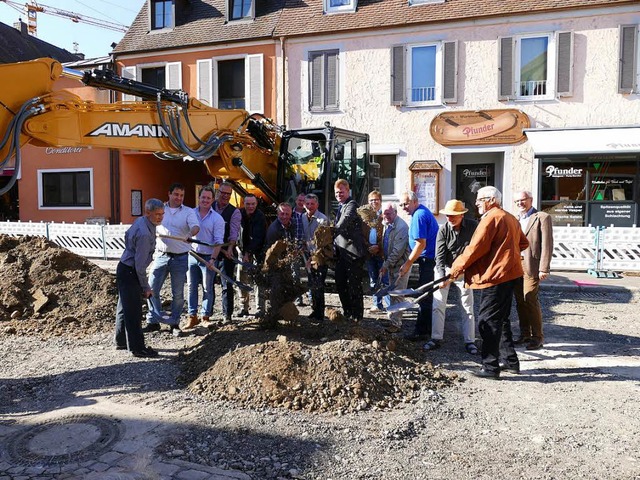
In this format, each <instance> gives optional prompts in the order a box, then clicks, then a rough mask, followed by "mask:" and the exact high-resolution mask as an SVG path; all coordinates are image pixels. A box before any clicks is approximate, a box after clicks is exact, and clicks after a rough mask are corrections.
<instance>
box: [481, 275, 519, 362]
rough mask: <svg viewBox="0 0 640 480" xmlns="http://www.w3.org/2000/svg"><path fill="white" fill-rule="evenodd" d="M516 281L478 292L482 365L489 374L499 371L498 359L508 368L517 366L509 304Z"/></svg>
mask: <svg viewBox="0 0 640 480" xmlns="http://www.w3.org/2000/svg"><path fill="white" fill-rule="evenodd" d="M515 283H516V280H510V281H508V282H504V283H500V284H498V285H495V286H493V287H488V288H483V289H481V290H480V310H479V312H478V331H479V332H480V336H481V337H482V351H481V353H482V365H483V366H484V367H485V368H486V369H487V370H490V371H492V372H495V371H499V370H500V366H499V364H500V357H501V356H502V358H503V359H504V361H505V362H506V363H508V364H509V365H511V366H519V361H518V354H517V353H516V349H515V347H514V346H513V334H512V333H511V322H510V321H509V314H510V313H511V302H512V299H513V289H514V286H515Z"/></svg>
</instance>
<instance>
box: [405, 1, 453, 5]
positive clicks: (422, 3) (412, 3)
mask: <svg viewBox="0 0 640 480" xmlns="http://www.w3.org/2000/svg"><path fill="white" fill-rule="evenodd" d="M445 1H446V0H409V6H414V5H429V4H432V3H445Z"/></svg>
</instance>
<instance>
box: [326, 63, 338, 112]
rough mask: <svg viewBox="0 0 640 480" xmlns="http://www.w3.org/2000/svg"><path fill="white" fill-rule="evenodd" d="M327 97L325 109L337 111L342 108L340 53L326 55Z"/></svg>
mask: <svg viewBox="0 0 640 480" xmlns="http://www.w3.org/2000/svg"><path fill="white" fill-rule="evenodd" d="M326 59H327V60H326V64H325V65H326V71H327V74H326V76H325V79H326V96H325V99H326V101H325V105H324V106H325V108H327V109H337V108H338V107H339V106H340V102H339V98H338V52H327V54H326Z"/></svg>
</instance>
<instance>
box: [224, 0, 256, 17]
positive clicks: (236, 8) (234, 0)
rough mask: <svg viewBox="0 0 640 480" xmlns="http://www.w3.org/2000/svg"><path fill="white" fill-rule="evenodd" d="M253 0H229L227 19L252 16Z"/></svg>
mask: <svg viewBox="0 0 640 480" xmlns="http://www.w3.org/2000/svg"><path fill="white" fill-rule="evenodd" d="M253 12H254V6H253V0H229V12H228V18H227V19H228V20H243V19H247V18H254V16H255V15H254V13H253Z"/></svg>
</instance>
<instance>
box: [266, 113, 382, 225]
mask: <svg viewBox="0 0 640 480" xmlns="http://www.w3.org/2000/svg"><path fill="white" fill-rule="evenodd" d="M339 178H344V179H345V180H347V181H348V182H349V185H350V186H351V196H352V197H353V198H355V199H356V200H357V201H358V203H360V204H363V202H364V203H366V199H367V195H368V194H369V192H370V191H371V190H373V189H376V188H378V186H379V184H380V166H379V165H378V164H377V163H374V162H371V157H370V154H369V135H367V134H366V133H358V132H352V131H349V130H344V129H340V128H336V127H332V126H330V125H328V124H327V125H325V127H324V128H306V129H299V130H287V131H285V132H284V133H283V135H282V142H281V145H280V161H279V162H278V182H277V184H278V186H279V188H280V189H281V191H280V192H279V193H280V195H279V197H280V198H281V200H282V201H285V202H289V203H292V204H295V199H296V197H297V196H298V195H299V194H300V193H314V194H316V195H317V196H318V198H319V203H320V211H321V212H322V213H324V214H326V215H327V216H329V217H331V216H333V214H334V212H335V211H336V210H337V207H338V204H337V201H336V200H335V197H334V193H333V192H334V188H333V185H334V183H335V181H336V180H338V179H339Z"/></svg>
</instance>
